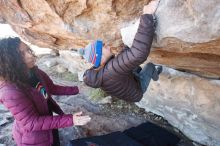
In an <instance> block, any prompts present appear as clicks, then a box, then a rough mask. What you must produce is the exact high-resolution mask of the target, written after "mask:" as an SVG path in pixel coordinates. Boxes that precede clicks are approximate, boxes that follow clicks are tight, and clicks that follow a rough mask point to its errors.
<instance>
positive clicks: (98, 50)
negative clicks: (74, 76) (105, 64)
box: [78, 40, 103, 67]
mask: <svg viewBox="0 0 220 146" xmlns="http://www.w3.org/2000/svg"><path fill="white" fill-rule="evenodd" d="M102 47H103V42H102V41H101V40H96V41H94V42H92V43H90V44H88V45H87V46H86V47H85V48H80V49H79V51H78V52H79V54H80V55H81V56H83V58H84V59H85V60H86V61H87V62H89V63H92V64H94V67H99V66H100V64H101V59H102Z"/></svg>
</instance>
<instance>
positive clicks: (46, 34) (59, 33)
mask: <svg viewBox="0 0 220 146" xmlns="http://www.w3.org/2000/svg"><path fill="white" fill-rule="evenodd" d="M148 1H149V0H110V1H92V0H80V1H79V0H47V1H45V0H38V1H37V2H36V1H35V0H29V1H17V0H10V1H5V0H0V5H1V7H0V22H4V23H9V24H10V25H11V26H12V28H13V29H14V30H15V31H16V32H17V33H18V34H19V35H20V36H22V37H23V38H24V39H26V40H27V41H29V42H31V43H32V44H36V45H38V46H40V47H49V48H54V49H70V48H80V47H84V46H85V45H86V44H87V43H89V42H90V41H91V40H94V39H103V40H104V41H105V43H106V44H108V45H110V46H112V48H113V50H114V51H115V52H118V51H120V50H121V47H120V46H121V45H122V41H121V40H122V39H121V35H120V29H121V28H124V27H127V26H130V25H132V24H133V23H134V22H135V21H136V20H137V19H138V18H139V16H140V15H141V11H142V8H143V5H144V4H146V3H147V2H148ZM219 7H220V2H219V0H210V1H209V2H207V1H206V0H161V3H160V6H159V8H158V10H157V18H158V27H157V36H156V38H157V39H156V41H155V43H154V50H153V51H152V53H151V55H150V59H151V60H153V61H154V62H156V63H160V64H166V65H168V66H170V67H172V68H176V69H180V70H185V71H190V72H194V73H197V74H199V75H202V76H207V77H212V78H219V77H220V66H219V62H220V9H219ZM130 31H132V30H130ZM133 32H135V31H133ZM122 35H123V34H122ZM130 35H131V34H128V35H127V37H130ZM131 42H132V41H130V43H131Z"/></svg>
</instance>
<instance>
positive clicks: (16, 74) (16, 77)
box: [0, 37, 28, 88]
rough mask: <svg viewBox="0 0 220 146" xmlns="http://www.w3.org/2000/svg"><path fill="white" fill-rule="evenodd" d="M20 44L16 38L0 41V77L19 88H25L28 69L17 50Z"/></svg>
mask: <svg viewBox="0 0 220 146" xmlns="http://www.w3.org/2000/svg"><path fill="white" fill-rule="evenodd" d="M21 42H22V41H21V40H20V39H19V38H18V37H15V38H11V37H9V38H4V39H1V40H0V52H1V53H0V77H3V78H4V80H6V81H9V82H12V83H15V84H16V85H17V86H18V87H19V88H25V87H26V86H27V85H28V81H27V77H26V74H27V71H28V68H27V66H26V64H25V62H24V61H23V57H22V55H21V52H20V49H19V45H20V43H21Z"/></svg>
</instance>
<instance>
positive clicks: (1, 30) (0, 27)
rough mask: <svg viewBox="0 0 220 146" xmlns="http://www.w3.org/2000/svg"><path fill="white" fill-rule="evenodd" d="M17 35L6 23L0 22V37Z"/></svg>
mask: <svg viewBox="0 0 220 146" xmlns="http://www.w3.org/2000/svg"><path fill="white" fill-rule="evenodd" d="M9 36H18V35H17V34H16V33H15V32H14V31H13V30H12V29H11V27H10V25H8V24H0V38H4V37H9Z"/></svg>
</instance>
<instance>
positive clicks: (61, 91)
mask: <svg viewBox="0 0 220 146" xmlns="http://www.w3.org/2000/svg"><path fill="white" fill-rule="evenodd" d="M39 72H40V74H41V75H42V76H43V78H44V80H45V82H46V84H47V87H48V88H49V91H50V94H52V95H76V94H78V93H79V88H78V87H77V86H73V87H70V86H60V85H56V84H54V83H53V81H52V80H51V79H50V77H49V76H48V75H47V74H46V73H45V72H43V71H42V70H40V69H39Z"/></svg>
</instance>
